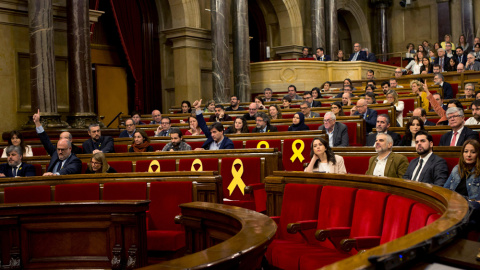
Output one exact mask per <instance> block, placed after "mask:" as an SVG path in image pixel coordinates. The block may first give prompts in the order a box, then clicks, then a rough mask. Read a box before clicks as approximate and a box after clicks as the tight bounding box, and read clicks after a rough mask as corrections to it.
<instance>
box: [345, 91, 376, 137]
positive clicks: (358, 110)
mask: <svg viewBox="0 0 480 270" xmlns="http://www.w3.org/2000/svg"><path fill="white" fill-rule="evenodd" d="M350 115H361V116H362V118H363V119H365V123H366V128H365V129H366V132H367V134H368V133H370V132H372V129H373V128H374V127H375V126H376V125H377V111H375V110H372V109H370V108H368V104H367V101H366V100H365V99H363V98H361V99H359V100H358V101H357V105H355V106H353V108H351V109H350Z"/></svg>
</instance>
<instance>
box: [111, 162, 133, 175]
mask: <svg viewBox="0 0 480 270" xmlns="http://www.w3.org/2000/svg"><path fill="white" fill-rule="evenodd" d="M108 165H110V166H111V167H112V168H114V169H115V171H117V172H118V173H131V172H133V164H132V162H131V161H128V160H121V161H109V162H108Z"/></svg>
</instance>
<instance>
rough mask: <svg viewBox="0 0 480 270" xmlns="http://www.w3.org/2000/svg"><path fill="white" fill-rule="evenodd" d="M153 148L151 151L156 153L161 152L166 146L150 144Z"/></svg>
mask: <svg viewBox="0 0 480 270" xmlns="http://www.w3.org/2000/svg"><path fill="white" fill-rule="evenodd" d="M150 145H151V146H152V148H153V150H155V151H157V150H159V151H162V150H163V147H165V145H167V144H166V143H151V144H150Z"/></svg>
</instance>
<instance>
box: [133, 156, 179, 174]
mask: <svg viewBox="0 0 480 270" xmlns="http://www.w3.org/2000/svg"><path fill="white" fill-rule="evenodd" d="M152 161H153V160H138V161H137V163H136V166H135V171H136V172H148V168H149V167H150V163H152ZM158 163H159V164H160V172H174V171H176V167H175V159H159V160H158ZM152 169H154V171H155V170H156V168H152Z"/></svg>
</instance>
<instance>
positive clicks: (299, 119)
mask: <svg viewBox="0 0 480 270" xmlns="http://www.w3.org/2000/svg"><path fill="white" fill-rule="evenodd" d="M292 123H293V124H292V125H291V126H289V127H288V131H302V130H310V128H309V127H308V126H307V125H305V116H304V115H303V113H301V112H297V113H295V115H294V116H293V119H292Z"/></svg>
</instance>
